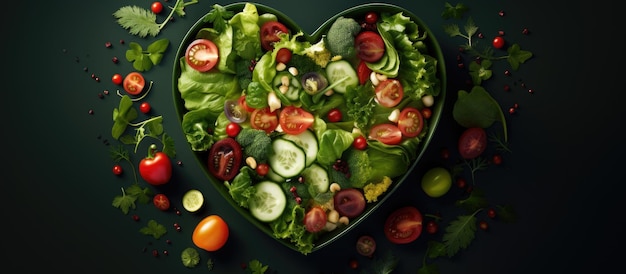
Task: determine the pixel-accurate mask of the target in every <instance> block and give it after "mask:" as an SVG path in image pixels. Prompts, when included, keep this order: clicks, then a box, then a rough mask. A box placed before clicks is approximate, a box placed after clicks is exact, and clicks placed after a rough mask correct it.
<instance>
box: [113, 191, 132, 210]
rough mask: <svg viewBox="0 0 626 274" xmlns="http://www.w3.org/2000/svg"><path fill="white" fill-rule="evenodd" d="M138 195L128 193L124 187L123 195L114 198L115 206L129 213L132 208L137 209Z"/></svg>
mask: <svg viewBox="0 0 626 274" xmlns="http://www.w3.org/2000/svg"><path fill="white" fill-rule="evenodd" d="M136 200H137V197H135V196H133V195H126V192H125V191H124V188H122V196H115V198H113V206H114V207H116V208H119V209H121V210H122V212H123V213H124V214H128V211H129V210H130V209H131V208H132V209H135V208H137V206H136V205H135V201H136Z"/></svg>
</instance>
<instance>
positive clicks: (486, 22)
mask: <svg viewBox="0 0 626 274" xmlns="http://www.w3.org/2000/svg"><path fill="white" fill-rule="evenodd" d="M172 2H173V0H170V1H169V3H170V4H172ZM200 2H201V3H198V4H195V5H191V6H189V7H188V8H187V16H186V17H185V18H178V17H177V18H176V19H175V21H174V22H170V23H168V25H167V26H166V27H165V29H163V31H162V32H161V34H160V35H159V36H158V37H157V38H168V39H170V42H171V44H170V48H169V50H168V52H167V53H166V54H165V57H164V59H163V61H162V63H161V64H160V65H158V66H157V67H155V68H153V69H152V70H151V71H149V72H146V73H145V74H144V75H145V76H146V78H147V79H152V80H154V81H155V85H154V87H153V90H152V93H151V94H150V96H149V97H148V98H147V100H149V102H150V103H151V104H152V106H153V113H154V114H158V115H163V116H164V119H165V120H164V126H165V130H166V132H167V133H168V134H170V135H171V136H172V137H173V138H174V140H175V141H176V149H177V152H178V155H177V157H176V160H181V161H182V162H183V165H182V166H174V178H173V183H172V184H171V186H168V187H167V188H166V189H164V190H167V191H170V193H180V192H181V191H182V190H183V189H187V188H189V187H191V186H198V187H200V188H201V189H203V190H204V191H203V192H204V193H205V196H206V198H207V208H206V211H205V212H204V214H218V215H221V216H223V217H224V219H225V220H226V221H227V222H228V223H229V225H230V228H231V236H230V238H229V241H228V243H227V245H226V246H225V247H224V248H223V249H222V250H220V251H218V252H214V253H210V254H209V253H202V258H203V263H202V265H201V266H200V267H198V268H195V269H190V270H188V269H185V268H184V267H183V266H182V264H181V263H180V260H179V253H180V251H181V250H182V249H183V248H185V247H187V246H190V245H191V240H190V235H191V231H192V229H193V226H194V225H195V223H196V222H197V221H198V219H199V218H200V217H199V216H190V215H188V214H183V216H176V215H175V214H171V213H170V214H162V213H156V212H155V211H154V210H153V208H151V207H147V206H140V207H139V209H138V211H137V213H138V214H139V215H140V216H141V217H142V222H140V223H136V222H133V221H132V220H131V219H130V215H124V214H121V213H120V211H119V210H117V209H115V208H113V207H112V206H111V205H110V204H111V200H112V198H113V197H114V196H116V195H119V193H120V187H121V186H124V185H126V184H127V183H128V182H130V180H131V179H130V178H129V177H128V174H129V171H130V170H129V168H127V169H126V171H127V173H126V174H127V175H126V177H123V178H122V179H120V178H117V177H115V176H114V175H113V174H112V173H111V166H112V161H111V158H110V157H109V155H108V149H109V147H108V146H106V145H105V144H104V143H105V142H106V141H107V140H108V139H110V137H109V136H110V127H111V125H112V121H111V111H112V109H113V108H114V107H115V106H116V105H117V102H118V101H119V100H118V99H116V98H117V97H116V96H115V95H114V94H113V93H112V94H111V95H109V96H105V98H104V99H99V98H98V96H97V95H98V93H101V92H103V91H104V90H109V91H112V92H113V91H115V86H113V85H112V84H111V83H110V81H109V79H110V76H111V75H112V74H114V73H122V74H125V73H128V72H130V71H132V67H131V65H130V63H128V62H126V61H125V59H124V52H125V50H126V48H127V44H126V45H120V43H119V40H120V39H123V40H125V41H126V43H128V42H131V41H136V42H139V43H140V44H142V45H144V46H146V45H147V44H148V43H149V42H150V41H152V40H154V38H150V39H141V38H137V37H134V36H131V35H129V34H128V33H127V31H126V30H124V29H122V28H121V27H120V26H118V25H117V23H116V22H115V21H114V18H113V17H112V15H111V14H112V13H113V12H114V11H115V10H117V9H118V8H120V7H121V6H124V5H130V4H136V5H140V6H143V7H148V6H149V4H150V3H151V1H146V0H142V1H138V0H133V1H131V0H126V1H119V0H111V1H84V0H83V1H76V0H73V1H43V2H36V3H35V2H26V1H11V2H10V3H9V4H8V5H9V6H8V7H6V5H7V4H6V3H5V9H4V11H5V14H4V15H3V16H2V17H0V20H1V24H0V26H1V27H0V28H1V29H2V43H1V44H0V47H1V49H2V52H3V55H4V56H3V58H2V61H3V64H4V72H3V73H2V79H3V81H2V82H3V84H4V88H3V90H2V92H3V96H2V97H1V99H0V100H1V101H2V107H1V108H0V112H1V113H2V117H3V120H4V121H3V123H2V125H3V126H2V136H3V138H2V140H3V144H4V145H5V149H4V152H5V153H4V155H3V157H2V158H3V164H2V173H1V174H2V179H1V180H2V184H3V186H5V187H4V188H3V190H2V192H1V193H2V194H3V197H5V200H4V201H3V203H2V212H3V221H2V238H1V240H0V242H2V246H3V249H4V250H3V251H4V254H5V255H3V257H2V259H1V261H2V262H3V263H2V266H1V267H2V268H6V269H14V270H16V271H17V272H18V273H42V272H44V271H45V272H52V271H61V272H62V273H63V272H68V271H71V272H83V273H114V272H115V273H206V272H207V271H206V269H205V267H204V262H206V258H208V257H211V258H213V259H214V260H215V261H216V265H215V270H214V271H213V273H244V271H243V270H241V268H240V264H241V263H246V262H248V261H250V260H253V259H258V260H260V261H261V262H263V263H264V264H267V265H269V266H270V269H271V272H272V273H356V272H357V271H354V270H351V269H349V268H348V261H349V260H350V259H351V258H356V259H358V260H359V262H360V265H361V266H362V268H366V267H367V266H368V265H369V259H367V258H364V257H361V256H358V255H357V254H356V253H355V252H354V243H355V240H356V238H357V237H358V236H360V235H362V234H370V235H373V236H374V237H375V238H376V239H377V240H378V251H377V256H380V255H383V254H385V252H386V251H391V252H392V253H393V254H394V255H396V256H397V257H398V258H400V263H399V265H398V267H397V270H398V271H397V272H396V273H415V272H416V270H417V268H418V267H419V266H420V265H421V260H422V258H423V255H424V252H425V244H426V242H427V241H428V240H429V239H431V238H430V236H428V235H426V234H424V236H423V237H421V238H420V239H419V240H417V241H416V242H414V243H412V244H409V245H403V246H398V245H393V244H390V243H389V242H387V240H385V238H384V236H383V235H382V227H381V226H382V222H383V221H384V219H385V217H386V216H387V215H388V214H389V213H390V212H391V211H393V210H394V209H396V208H398V207H400V206H404V205H414V206H417V207H418V208H420V209H421V210H422V211H424V212H434V211H438V210H441V211H442V212H443V213H444V217H449V218H452V216H453V215H452V214H451V213H450V215H449V216H447V215H445V213H446V212H448V211H449V210H450V208H451V205H450V202H451V199H441V200H435V199H430V198H427V197H426V196H425V195H424V194H423V193H422V192H421V190H420V189H419V178H420V177H421V175H422V174H423V172H424V169H425V167H427V166H433V165H440V164H441V165H444V164H450V163H448V162H444V161H443V160H442V159H441V158H440V157H439V151H440V149H441V148H443V147H447V148H450V149H451V151H452V152H453V153H455V151H454V146H455V142H456V138H457V137H458V135H459V134H460V130H461V129H460V128H459V127H458V126H457V125H456V124H455V123H454V121H453V120H452V118H451V114H450V113H451V105H452V102H453V101H454V99H455V98H456V91H457V90H458V89H459V88H461V87H464V82H465V77H466V76H465V75H466V74H465V72H463V71H459V70H458V69H457V68H456V56H457V54H458V51H457V47H458V45H459V44H461V43H463V42H464V41H463V40H462V39H461V38H458V37H457V38H450V37H447V36H446V35H445V34H444V33H443V28H442V26H443V24H444V23H447V22H446V21H445V20H443V19H442V18H441V16H440V14H441V12H442V11H443V6H444V2H445V1H388V3H392V4H396V5H399V6H402V7H405V8H406V9H408V10H409V11H411V12H412V13H414V14H415V15H417V16H419V17H420V18H421V19H422V20H423V21H424V22H426V24H428V26H429V27H430V29H431V30H432V31H433V32H434V33H435V34H436V36H437V39H438V40H439V42H440V44H441V46H442V48H443V50H444V53H445V55H446V63H447V67H448V87H449V89H448V95H449V97H448V100H447V104H446V112H445V114H444V116H443V118H442V122H441V124H440V125H439V128H438V131H437V133H436V135H435V140H434V141H433V142H432V143H431V146H430V148H429V150H428V152H427V154H426V155H425V157H424V158H423V162H424V164H423V165H420V166H419V167H418V168H417V169H416V170H415V171H414V173H413V174H412V176H411V178H410V180H409V181H407V182H406V183H405V184H403V185H402V187H401V188H400V189H399V191H397V192H396V193H394V197H392V199H389V200H388V202H387V203H386V204H384V205H383V206H382V207H380V208H379V209H378V210H377V211H376V212H375V213H374V214H373V215H372V216H371V217H370V218H369V219H368V220H366V221H365V222H364V223H362V224H360V225H359V226H358V227H356V228H355V229H354V230H352V231H351V232H350V233H349V234H347V235H346V236H344V237H343V238H341V239H340V240H338V241H336V242H335V243H333V244H332V245H330V246H328V247H325V248H324V249H322V250H320V251H317V252H314V253H312V254H309V255H307V256H303V255H301V254H299V253H297V252H294V251H292V250H290V249H288V248H286V247H284V246H282V245H280V244H279V243H277V242H275V241H274V240H273V239H271V238H270V237H268V236H266V235H265V234H263V233H262V232H261V231H259V230H258V229H256V228H255V227H254V226H253V225H251V224H250V223H248V222H247V221H246V220H245V219H244V218H243V217H242V216H239V215H238V214H237V213H236V211H235V210H234V209H233V208H230V207H229V206H228V204H227V203H226V202H225V200H224V198H222V197H221V196H219V194H218V193H217V192H215V191H212V187H211V186H210V185H208V184H207V183H206V179H205V176H204V174H203V172H202V171H201V169H200V167H199V165H198V164H197V163H196V162H194V158H193V154H192V152H191V151H190V150H189V149H188V148H187V145H186V143H185V139H184V136H183V135H182V133H181V130H180V126H179V124H178V123H177V116H176V112H175V109H174V104H173V101H172V91H171V85H172V84H171V83H172V79H171V72H172V66H173V64H174V62H175V60H174V55H175V50H176V48H177V46H178V44H179V43H180V41H181V40H182V38H183V36H184V35H185V33H186V31H187V30H188V29H189V28H190V27H191V26H192V24H193V23H195V22H196V20H198V19H199V18H200V17H201V16H202V15H204V14H205V13H206V12H208V11H209V10H210V8H211V6H212V5H213V4H215V3H218V4H222V5H225V4H229V3H232V2H225V1H217V2H213V1H204V0H201V1H200ZM366 2H367V1H336V0H335V1H331V0H318V1H258V3H262V4H266V5H268V6H271V7H274V8H276V9H278V10H280V11H282V12H284V13H285V14H286V15H288V16H290V17H292V18H293V19H294V21H296V22H298V23H299V24H300V26H301V27H302V28H303V29H304V30H305V31H307V32H313V31H314V30H315V29H316V27H317V26H318V25H320V24H321V23H323V22H324V21H325V20H326V19H327V18H329V17H331V16H333V15H334V14H336V13H338V12H341V11H342V10H344V9H347V8H350V7H352V6H355V5H357V4H362V3H366ZM452 3H453V4H456V3H457V2H452ZM463 3H465V4H466V5H467V6H469V7H470V8H471V11H470V12H469V15H471V16H472V17H473V18H474V20H475V22H476V24H477V25H478V26H479V27H480V28H481V32H483V33H485V34H486V37H492V36H493V35H495V33H497V31H498V30H504V31H506V36H505V37H506V38H507V40H509V41H512V42H516V43H519V44H520V45H521V47H522V49H526V50H530V51H532V52H533V53H534V58H533V59H532V60H530V61H528V62H527V63H526V64H523V65H522V66H521V69H520V70H519V71H515V72H514V74H513V76H512V77H509V78H507V77H504V76H503V74H502V72H503V71H504V70H505V69H506V68H507V65H506V63H504V62H500V63H497V64H496V65H494V68H493V69H494V73H495V76H494V77H493V79H492V80H489V82H488V83H486V84H485V87H486V88H487V89H488V90H490V91H491V92H492V94H493V96H494V97H495V98H496V99H497V100H498V101H499V102H501V105H502V106H503V107H505V111H506V109H508V106H511V105H512V104H513V103H518V104H519V105H520V108H519V112H518V113H517V114H516V115H514V116H510V115H508V114H507V115H506V116H507V119H508V123H509V129H510V142H511V149H512V150H513V154H511V155H506V156H505V160H504V161H505V162H504V164H503V165H502V166H500V167H497V168H490V169H489V170H488V171H487V172H480V173H479V175H478V176H479V179H480V183H479V184H480V186H481V187H483V188H484V189H485V191H486V193H487V195H488V197H489V198H490V201H492V202H493V203H494V204H511V205H513V206H514V207H515V209H516V210H517V212H518V216H519V218H518V222H517V223H515V224H504V223H502V222H498V221H493V220H488V221H489V223H490V229H489V231H487V232H484V231H478V232H477V234H476V239H475V240H474V242H473V243H472V244H471V246H470V247H469V248H468V249H467V250H465V251H462V252H460V253H459V254H458V255H457V256H455V257H453V258H452V259H446V258H440V259H438V260H436V261H435V263H436V264H437V265H439V267H440V270H441V273H537V272H539V273H553V272H554V273H600V272H605V271H606V270H608V269H610V268H611V267H614V266H615V265H617V264H618V262H619V260H621V259H622V258H621V256H619V255H618V254H620V253H623V252H621V248H622V244H623V240H624V236H623V233H621V232H623V226H622V225H620V224H622V223H623V222H622V221H621V220H622V219H623V218H622V215H621V213H622V212H623V211H621V210H620V209H624V206H623V203H622V201H623V195H624V187H623V184H624V179H623V178H624V175H623V174H622V169H623V164H624V160H623V157H624V153H625V152H626V151H625V149H624V145H623V144H622V142H623V140H624V137H623V135H622V134H621V131H623V128H622V125H623V122H622V121H623V115H624V113H625V111H624V107H623V102H624V99H625V96H624V88H623V81H620V79H623V76H622V74H623V73H622V72H621V68H620V67H621V66H622V65H623V64H624V62H623V59H624V58H623V57H622V55H623V49H622V48H621V46H620V44H618V43H617V42H616V41H615V39H617V37H618V36H620V32H621V31H623V30H617V29H615V28H614V27H613V26H614V23H612V22H613V21H612V20H614V19H615V18H616V17H615V15H614V13H617V12H614V11H613V10H615V9H612V8H611V7H610V6H609V5H603V4H600V3H599V2H598V1H593V2H589V3H588V4H586V3H583V2H582V1H562V0H560V1H487V0H484V1H465V2H463ZM500 10H504V11H505V13H506V15H505V16H504V17H500V16H498V11H500ZM160 18H162V17H160ZM591 18H593V20H592V19H591ZM609 22H611V23H609ZM525 27H526V28H528V29H529V30H530V31H531V34H530V35H528V36H523V35H521V30H522V29H523V28H525ZM108 41H110V42H112V44H113V47H112V48H106V47H105V42H108ZM481 42H488V39H484V40H481ZM113 56H118V57H119V58H120V60H121V62H120V63H119V64H117V65H116V64H113V63H112V61H111V58H112V57H113ZM84 67H86V68H88V71H87V72H85V71H83V68H84ZM92 73H94V74H96V75H97V76H99V77H100V78H101V82H99V83H98V82H95V81H94V80H93V79H91V77H90V75H91V74H92ZM521 82H524V83H526V84H527V86H528V88H531V89H533V90H534V91H535V92H534V94H529V93H528V92H526V90H525V89H524V88H522V87H521V86H520V85H519V83H521ZM503 84H511V85H513V90H512V91H510V92H504V91H503V90H502V88H501V87H502V86H503ZM514 84H517V85H514ZM90 109H92V110H94V115H89V114H88V111H89V110H90ZM109 142H111V143H115V142H114V141H110V140H109ZM173 196H174V198H173V202H174V203H175V204H180V201H179V198H178V197H180V195H173ZM149 218H156V219H157V220H159V222H161V223H163V224H166V225H169V224H172V223H174V222H178V223H180V224H181V226H182V227H183V231H182V232H180V233H177V232H176V231H174V230H173V229H172V228H170V229H169V230H170V232H168V234H167V236H165V238H170V239H172V241H173V243H172V245H169V246H168V245H166V244H165V243H163V241H162V240H161V241H152V245H151V246H149V245H147V242H149V241H150V239H149V238H147V237H144V236H142V235H140V234H139V233H138V232H137V230H138V229H139V228H140V227H141V226H143V225H144V224H145V221H146V220H148V219H149ZM482 218H483V219H485V217H484V215H482ZM168 228H169V227H168ZM146 246H147V247H148V248H149V249H152V248H156V249H159V250H162V249H167V250H169V251H170V253H171V255H169V256H161V257H160V258H157V259H155V258H153V257H152V256H151V255H150V254H149V252H146V253H142V249H143V248H144V247H146Z"/></svg>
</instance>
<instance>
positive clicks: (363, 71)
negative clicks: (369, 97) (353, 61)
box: [356, 60, 372, 85]
mask: <svg viewBox="0 0 626 274" xmlns="http://www.w3.org/2000/svg"><path fill="white" fill-rule="evenodd" d="M371 73H372V69H370V68H369V67H368V66H367V63H365V61H363V60H361V62H359V65H358V66H357V67H356V74H357V75H358V76H359V84H361V85H363V84H365V83H366V82H367V80H369V79H370V74H371Z"/></svg>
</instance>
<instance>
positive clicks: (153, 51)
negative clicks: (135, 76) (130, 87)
mask: <svg viewBox="0 0 626 274" xmlns="http://www.w3.org/2000/svg"><path fill="white" fill-rule="evenodd" d="M169 44H170V41H169V40H168V39H159V40H156V41H154V42H152V43H151V44H150V45H148V48H146V49H145V50H144V49H143V48H142V47H141V45H140V44H139V43H137V42H130V43H129V44H128V50H126V60H128V62H133V68H135V69H136V70H138V71H148V70H150V69H151V68H152V67H153V66H156V65H158V64H159V63H161V60H162V59H163V53H165V51H166V50H167V48H168V46H169Z"/></svg>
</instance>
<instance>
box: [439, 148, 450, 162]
mask: <svg viewBox="0 0 626 274" xmlns="http://www.w3.org/2000/svg"><path fill="white" fill-rule="evenodd" d="M448 158H450V151H449V150H448V149H447V148H445V147H444V148H442V149H441V159H444V160H448Z"/></svg>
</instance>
